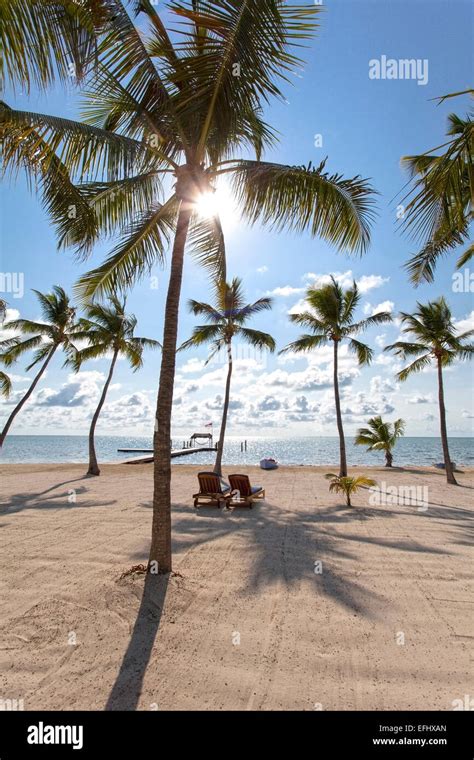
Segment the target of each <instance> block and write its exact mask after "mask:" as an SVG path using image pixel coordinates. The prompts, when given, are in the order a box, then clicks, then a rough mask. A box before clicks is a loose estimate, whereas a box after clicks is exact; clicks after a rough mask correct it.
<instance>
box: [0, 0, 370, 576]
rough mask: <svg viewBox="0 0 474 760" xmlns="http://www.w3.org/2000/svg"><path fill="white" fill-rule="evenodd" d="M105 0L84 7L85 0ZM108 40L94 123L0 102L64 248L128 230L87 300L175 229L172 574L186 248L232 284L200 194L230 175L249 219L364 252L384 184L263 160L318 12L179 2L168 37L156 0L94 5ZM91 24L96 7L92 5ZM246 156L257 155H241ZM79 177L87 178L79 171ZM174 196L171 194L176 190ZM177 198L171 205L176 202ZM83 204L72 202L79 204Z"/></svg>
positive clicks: (170, 305) (159, 442)
mask: <svg viewBox="0 0 474 760" xmlns="http://www.w3.org/2000/svg"><path fill="white" fill-rule="evenodd" d="M91 4H92V5H94V2H93V0H89V2H88V3H86V4H85V6H84V7H85V9H86V13H88V10H87V9H88V8H89V7H90V6H91ZM95 5H97V6H98V7H100V10H101V12H102V16H101V20H100V23H98V24H96V25H95V30H96V34H97V51H96V54H95V57H94V62H93V65H92V64H91V70H90V73H89V75H88V78H87V80H86V85H87V86H86V92H85V98H86V104H85V106H84V109H83V120H82V121H71V120H68V119H63V118H57V117H52V116H46V115H44V114H33V113H30V112H22V111H15V110H13V109H10V108H9V107H8V106H4V107H3V109H2V116H3V124H4V128H3V141H4V162H5V166H6V169H7V170H8V171H12V172H15V171H16V170H17V169H18V168H20V167H24V168H26V170H27V171H28V172H29V173H30V174H32V175H33V177H35V178H36V179H37V181H38V184H39V186H40V187H41V188H42V191H43V195H44V201H45V203H46V206H47V207H48V209H49V210H50V213H51V216H52V218H53V220H54V221H55V223H56V226H57V228H58V232H59V239H60V243H61V244H62V245H72V246H75V247H76V248H77V250H78V252H79V253H80V254H82V255H86V254H87V253H88V252H89V251H90V250H91V247H92V246H93V244H94V243H95V242H96V241H97V240H98V239H99V238H100V237H101V236H103V235H110V234H113V233H116V232H118V233H119V234H120V241H119V243H118V244H117V246H116V247H115V248H114V250H113V251H112V253H111V254H110V256H109V257H108V258H107V260H106V261H105V262H104V264H102V265H101V266H99V267H98V268H97V269H95V270H93V271H92V272H89V273H88V274H86V275H85V276H84V277H82V278H81V281H80V284H79V292H80V297H81V298H82V299H83V300H84V301H89V300H91V299H92V298H93V297H96V296H99V295H101V294H104V293H111V292H114V291H116V290H117V288H118V287H119V286H125V285H126V286H130V285H131V284H132V283H133V282H134V281H136V279H137V278H139V277H140V276H143V275H144V274H145V273H147V272H148V271H149V268H150V266H151V265H152V264H153V263H155V262H156V261H159V262H162V261H163V260H164V255H165V250H166V249H167V247H168V242H169V240H170V238H171V237H173V236H174V240H173V244H172V252H171V267H170V270H171V271H170V279H169V285H168V293H167V298H166V310H165V319H164V336H163V351H162V362H161V374H160V383H159V392H158V400H157V411H156V421H155V435H154V450H155V458H154V460H155V463H154V495H153V522H152V542H151V549H150V557H149V565H148V566H149V568H150V570H151V569H156V568H158V571H159V572H160V573H167V572H170V571H171V460H170V455H171V441H170V429H171V412H172V402H173V386H174V377H175V363H176V346H177V332H178V315H179V301H180V293H181V282H182V276H183V263H184V251H185V246H186V244H188V246H189V248H190V249H191V250H192V251H194V253H195V255H196V256H197V258H198V260H199V261H200V262H201V263H202V264H204V265H205V266H207V267H208V268H209V269H210V270H211V271H212V274H213V276H217V277H218V278H219V279H224V280H225V250H224V237H223V232H222V228H221V225H220V221H219V217H218V215H214V216H211V217H210V218H208V219H202V218H201V217H200V216H199V214H198V213H197V207H198V205H199V203H198V202H199V199H200V198H201V197H202V195H211V196H212V195H213V194H214V192H215V190H216V187H218V185H219V182H220V181H221V180H223V179H227V180H228V182H229V183H230V185H231V187H232V188H233V191H234V194H235V197H236V201H237V202H238V203H239V204H240V207H241V209H242V211H243V213H244V215H245V217H246V218H247V220H248V221H249V222H250V223H251V224H253V223H255V222H257V221H261V222H263V223H266V224H273V227H274V228H276V229H283V228H284V229H292V230H296V231H299V232H302V231H304V230H310V232H311V233H312V235H314V236H317V235H319V236H321V237H323V238H324V239H325V240H327V241H329V242H330V243H332V244H334V245H336V246H337V247H338V248H339V249H343V250H345V251H347V250H359V251H364V250H365V249H366V247H367V246H368V243H369V240H370V222H371V220H372V203H373V190H372V188H371V186H370V185H369V183H368V182H367V181H365V180H363V179H361V178H360V177H359V176H357V177H354V178H352V179H344V178H343V177H342V176H341V175H340V174H336V173H333V174H329V173H328V172H327V171H326V170H325V162H323V163H322V164H320V165H319V166H318V167H312V166H311V164H310V165H309V166H307V167H305V166H281V165H279V164H275V163H270V162H268V161H264V160H262V155H263V151H264V150H265V149H266V148H268V147H271V146H273V145H274V144H275V142H276V134H275V132H274V130H273V129H272V128H271V127H270V126H269V125H268V124H267V123H266V122H265V121H264V119H263V107H264V106H265V105H266V103H267V102H269V101H270V100H271V99H272V98H282V97H283V96H282V92H281V89H280V87H281V82H288V78H289V75H290V74H291V73H292V72H294V71H296V70H299V69H300V66H301V61H300V59H299V58H298V57H297V56H296V55H295V51H296V50H297V49H299V48H300V47H301V45H302V43H303V42H304V41H305V40H308V39H311V38H312V37H313V35H314V32H315V30H316V28H317V26H318V24H317V20H318V18H319V12H320V10H321V9H320V8H318V7H317V6H313V7H311V6H301V5H291V4H288V3H282V2H280V0H233V2H228V0H213V1H212V2H210V0H199V2H195V0H192V1H191V0H179V2H178V0H171V2H170V3H168V4H167V12H168V13H170V14H171V15H172V16H173V15H174V18H175V19H177V21H178V22H179V25H178V26H179V28H178V29H176V28H173V33H172V37H173V39H171V36H170V35H169V34H168V31H167V29H166V27H165V25H164V23H163V21H162V18H161V16H160V14H159V12H158V10H157V8H156V7H155V6H154V4H153V3H152V2H151V1H150V0H137V2H135V3H134V8H135V12H136V14H137V15H139V20H138V22H137V24H135V23H134V21H132V19H131V17H130V16H129V14H128V13H127V10H126V7H125V4H124V3H122V2H120V0H96V2H95ZM90 18H91V19H92V12H90ZM249 151H250V152H251V155H253V156H254V159H253V160H250V159H247V158H245V159H243V158H242V157H241V156H242V152H243V155H248V153H249ZM71 178H72V179H74V178H78V179H79V184H74V182H73V181H72V179H71ZM173 179H174V180H175V184H174V186H173V188H172V191H171V192H170V193H169V194H168V196H167V197H166V195H165V189H166V190H169V188H170V187H171V182H170V180H173ZM165 198H166V200H165ZM71 208H72V209H73V213H72V214H71V213H70V209H71Z"/></svg>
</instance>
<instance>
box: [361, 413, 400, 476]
mask: <svg viewBox="0 0 474 760" xmlns="http://www.w3.org/2000/svg"><path fill="white" fill-rule="evenodd" d="M367 424H368V427H366V428H360V429H359V430H358V431H357V433H356V439H355V443H356V444H358V445H360V446H367V451H384V452H385V467H391V466H392V463H393V454H392V449H393V447H394V446H395V444H396V442H397V439H398V438H400V437H401V436H402V435H403V434H404V432H405V422H404V420H402V419H399V420H395V422H393V423H392V422H384V421H383V420H382V417H380V415H379V416H377V417H372V418H371V419H370V420H369V421H368V423H367Z"/></svg>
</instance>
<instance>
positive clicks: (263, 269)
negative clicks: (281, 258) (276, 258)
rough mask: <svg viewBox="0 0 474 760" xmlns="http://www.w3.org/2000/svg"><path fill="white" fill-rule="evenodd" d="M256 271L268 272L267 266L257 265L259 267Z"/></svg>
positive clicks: (260, 272)
mask: <svg viewBox="0 0 474 760" xmlns="http://www.w3.org/2000/svg"><path fill="white" fill-rule="evenodd" d="M257 272H258V273H259V274H265V272H268V267H266V266H263V267H259V268H258V269H257Z"/></svg>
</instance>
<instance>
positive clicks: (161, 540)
mask: <svg viewBox="0 0 474 760" xmlns="http://www.w3.org/2000/svg"><path fill="white" fill-rule="evenodd" d="M191 214H192V206H191V204H189V203H187V202H186V201H182V202H181V206H180V210H179V215H178V221H177V225H176V235H175V239H174V245H173V254H172V259H171V273H170V281H169V285H168V295H167V299H166V311H165V324H164V331H163V332H164V334H163V349H162V354H161V372H160V387H159V391H158V400H157V405H156V419H155V434H154V440H153V448H154V472H153V481H154V490H153V521H152V531H151V547H150V556H149V560H148V569H149V571H150V572H158V573H160V574H164V573H170V572H171V569H172V568H171V412H172V407H173V387H174V376H175V370H176V345H177V339H178V316H179V299H180V295H181V283H182V279H183V264H184V248H185V245H186V238H187V235H188V229H189V223H190V220H191Z"/></svg>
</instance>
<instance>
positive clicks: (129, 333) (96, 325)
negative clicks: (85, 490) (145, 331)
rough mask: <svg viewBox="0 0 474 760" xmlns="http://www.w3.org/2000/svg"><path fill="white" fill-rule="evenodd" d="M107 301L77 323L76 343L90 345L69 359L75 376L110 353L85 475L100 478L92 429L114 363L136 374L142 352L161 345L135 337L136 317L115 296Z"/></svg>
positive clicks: (90, 306) (91, 309) (99, 408)
mask: <svg viewBox="0 0 474 760" xmlns="http://www.w3.org/2000/svg"><path fill="white" fill-rule="evenodd" d="M109 300H110V305H107V306H106V305H104V304H99V303H94V304H89V305H88V306H87V308H86V314H87V317H86V318H82V319H80V320H79V322H78V329H77V332H76V333H75V337H76V340H87V341H88V342H89V345H88V346H86V347H85V348H83V349H81V350H78V351H76V352H75V353H74V354H73V356H72V359H71V363H72V364H73V366H74V368H75V370H76V372H77V371H79V369H80V368H81V366H82V364H83V362H85V361H89V360H90V359H101V358H103V357H105V356H107V355H108V354H109V353H111V355H112V358H111V362H110V368H109V373H108V375H107V379H106V381H105V385H104V387H103V389H102V393H101V396H100V399H99V403H98V405H97V409H96V410H95V412H94V416H93V417H92V422H91V426H90V430H89V469H88V471H87V474H88V475H100V469H99V465H98V463H97V455H96V451H95V442H94V435H95V428H96V425H97V420H98V419H99V415H100V413H101V411H102V407H103V406H104V403H105V399H106V396H107V391H108V390H109V385H110V383H111V381H112V377H113V374H114V369H115V364H116V362H117V359H118V358H119V356H124V357H125V358H126V359H127V360H128V362H129V364H130V366H131V367H132V369H133V371H134V372H136V371H137V370H139V369H140V368H141V367H142V366H143V349H144V348H158V347H159V345H160V344H159V343H158V341H156V340H151V339H150V338H138V337H136V336H135V335H134V332H135V327H136V325H137V318H136V317H135V315H134V314H125V303H122V302H121V301H120V300H119V299H118V298H117V296H111V297H110V299H109Z"/></svg>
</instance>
